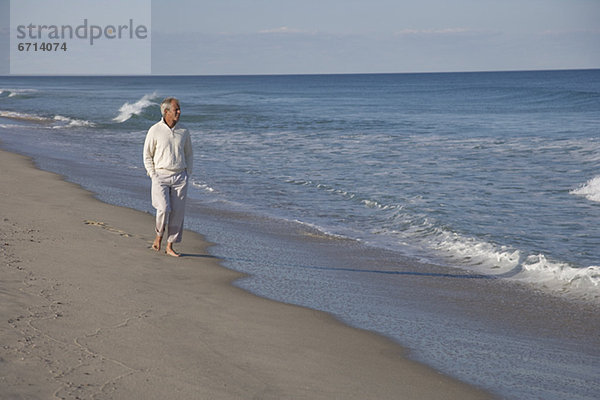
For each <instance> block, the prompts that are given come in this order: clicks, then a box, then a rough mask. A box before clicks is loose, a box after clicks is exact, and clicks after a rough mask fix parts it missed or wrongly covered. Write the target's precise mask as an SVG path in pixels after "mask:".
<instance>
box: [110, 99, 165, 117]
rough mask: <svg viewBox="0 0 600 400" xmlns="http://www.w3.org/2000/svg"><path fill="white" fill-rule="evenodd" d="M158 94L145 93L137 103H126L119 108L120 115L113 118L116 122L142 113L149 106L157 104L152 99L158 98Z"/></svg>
mask: <svg viewBox="0 0 600 400" xmlns="http://www.w3.org/2000/svg"><path fill="white" fill-rule="evenodd" d="M156 97H157V94H156V92H155V93H152V94H145V95H144V96H143V97H142V98H141V99H139V100H138V101H136V102H135V103H125V104H123V105H122V106H121V108H119V115H117V116H116V117H114V118H113V121H115V122H119V123H121V122H125V121H127V120H128V119H130V118H131V117H133V116H134V115H140V114H141V113H142V111H144V110H145V109H146V108H147V107H149V106H151V105H154V104H156V103H155V102H153V101H152V100H154V99H156Z"/></svg>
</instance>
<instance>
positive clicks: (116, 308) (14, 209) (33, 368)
mask: <svg viewBox="0 0 600 400" xmlns="http://www.w3.org/2000/svg"><path fill="white" fill-rule="evenodd" d="M0 171H1V173H0V188H1V190H0V277H1V282H2V283H1V286H0V305H1V306H0V314H1V315H0V346H1V348H0V398H2V399H13V398H14V399H52V398H59V399H63V398H64V399H78V398H81V399H485V398H490V397H491V396H490V395H489V394H487V393H485V392H482V391H479V390H477V389H475V388H472V387H470V386H468V385H465V384H462V383H460V382H457V381H455V380H453V379H451V378H448V377H446V376H444V375H442V374H440V373H438V372H436V371H434V370H432V369H430V368H428V367H425V366H423V365H420V364H418V363H415V362H412V361H410V360H408V359H406V358H405V355H404V351H403V349H402V348H401V347H400V346H398V345H397V344H395V343H393V342H392V341H390V340H388V339H385V338H382V337H380V336H378V335H375V334H372V333H369V332H365V331H362V330H358V329H354V328H351V327H348V326H345V325H343V324H341V323H339V322H338V321H336V320H335V319H334V318H332V317H331V316H329V315H327V314H324V313H321V312H317V311H313V310H308V309H304V308H300V307H296V306H291V305H286V304H281V303H277V302H274V301H270V300H266V299H263V298H260V297H257V296H254V295H252V294H250V293H247V292H244V291H243V290H240V289H238V288H235V287H234V286H232V285H231V284H230V282H231V281H232V280H235V279H236V278H238V277H239V276H240V275H239V274H237V273H235V272H232V271H229V270H227V269H225V268H223V267H221V266H219V262H218V260H216V259H214V258H213V257H211V256H210V255H209V254H208V253H207V247H208V246H209V244H208V243H206V242H205V241H204V240H203V238H202V237H201V236H200V235H197V234H194V233H192V232H186V234H185V235H184V241H183V243H182V244H181V245H180V246H178V247H176V248H177V249H178V250H179V251H181V252H183V253H184V255H185V257H182V258H180V259H176V258H172V257H168V256H166V255H164V254H159V253H156V252H154V251H152V250H151V249H150V245H151V242H152V239H153V230H152V229H153V217H152V216H151V215H149V214H146V213H142V212H138V211H134V210H131V209H127V208H122V207H116V206H111V205H107V204H104V203H102V202H100V201H98V200H96V199H94V198H93V196H92V195H91V194H90V193H88V192H86V191H84V190H83V189H81V188H80V187H78V186H77V185H74V184H70V183H67V182H64V181H63V180H61V179H60V177H58V176H57V175H54V174H51V173H48V172H44V171H41V170H38V169H36V168H34V167H33V164H32V163H31V162H30V161H29V159H27V158H25V157H22V156H19V155H16V154H12V153H7V152H3V151H2V152H0Z"/></svg>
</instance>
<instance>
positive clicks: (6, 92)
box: [0, 88, 37, 97]
mask: <svg viewBox="0 0 600 400" xmlns="http://www.w3.org/2000/svg"><path fill="white" fill-rule="evenodd" d="M35 92H37V90H35V89H8V88H0V97H16V96H26V95H30V94H31V93H35Z"/></svg>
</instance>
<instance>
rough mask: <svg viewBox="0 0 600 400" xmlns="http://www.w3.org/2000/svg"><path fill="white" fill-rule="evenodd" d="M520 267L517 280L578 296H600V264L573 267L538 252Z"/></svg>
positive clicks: (591, 297) (588, 297) (594, 297)
mask: <svg viewBox="0 0 600 400" xmlns="http://www.w3.org/2000/svg"><path fill="white" fill-rule="evenodd" d="M522 267H523V270H522V272H521V273H520V274H518V275H517V278H518V279H519V280H524V281H527V282H531V283H534V284H536V285H542V286H544V287H546V288H548V289H551V290H553V291H556V292H562V293H567V294H570V295H572V296H576V297H579V298H584V299H598V298H600V266H596V265H592V266H589V267H587V268H573V267H571V266H570V265H568V264H565V263H561V262H554V261H551V260H548V259H547V258H546V257H545V256H544V255H543V254H538V255H532V256H529V257H527V259H526V260H525V261H524V262H523V264H522Z"/></svg>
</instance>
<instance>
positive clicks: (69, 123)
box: [53, 115, 96, 128]
mask: <svg viewBox="0 0 600 400" xmlns="http://www.w3.org/2000/svg"><path fill="white" fill-rule="evenodd" d="M54 121H56V122H57V123H59V125H55V126H53V128H73V127H79V126H89V127H93V126H96V124H94V123H93V122H91V121H87V120H84V119H75V118H69V117H64V116H62V115H55V116H54Z"/></svg>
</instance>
